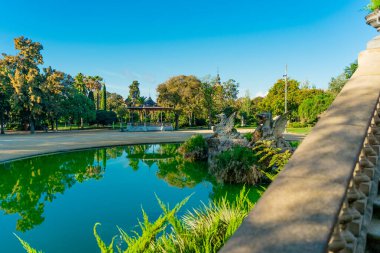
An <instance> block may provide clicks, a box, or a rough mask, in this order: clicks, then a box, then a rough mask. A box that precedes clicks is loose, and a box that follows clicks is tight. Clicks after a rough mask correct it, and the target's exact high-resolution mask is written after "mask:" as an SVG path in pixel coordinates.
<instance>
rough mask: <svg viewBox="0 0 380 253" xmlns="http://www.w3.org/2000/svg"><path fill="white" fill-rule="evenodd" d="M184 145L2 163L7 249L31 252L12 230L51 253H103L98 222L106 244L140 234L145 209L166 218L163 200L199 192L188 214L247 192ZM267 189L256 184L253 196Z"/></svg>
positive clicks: (0, 192) (2, 227)
mask: <svg viewBox="0 0 380 253" xmlns="http://www.w3.org/2000/svg"><path fill="white" fill-rule="evenodd" d="M178 146H179V144H160V145H131V146H123V147H110V148H100V149H91V150H84V151H76V152H67V153H62V154H54V155H45V156H38V157H34V158H29V159H23V160H18V161H14V162H10V163H5V164H0V245H1V246H0V247H1V252H12V253H18V252H20V253H24V252H25V251H24V250H23V248H22V246H21V244H20V243H19V241H18V240H17V238H16V237H15V236H14V235H13V233H15V234H17V235H18V236H20V237H21V238H22V239H24V240H25V241H27V242H28V243H30V244H31V246H33V247H34V248H36V249H40V250H43V251H44V252H45V253H54V252H56V253H67V252H71V253H76V252H78V253H79V252H81V253H83V252H99V249H98V247H97V244H96V241H95V238H94V236H93V232H92V229H93V226H94V224H95V223H96V222H100V223H101V224H102V226H101V227H99V228H98V232H99V234H100V235H101V237H102V239H103V240H105V242H110V240H111V238H112V237H113V236H114V235H117V234H118V230H117V226H119V227H121V228H122V229H123V230H125V231H131V230H138V229H137V226H136V225H137V224H138V219H141V218H142V212H141V208H143V209H144V210H145V211H146V213H147V214H148V216H149V218H150V219H152V220H155V219H156V218H158V216H159V215H160V214H161V209H160V207H159V205H158V203H157V199H156V195H157V196H158V197H159V198H160V199H161V200H162V201H163V202H165V203H168V204H169V205H170V206H171V207H174V205H175V204H176V203H178V202H180V201H181V200H183V199H184V198H185V197H187V196H189V195H191V194H193V195H192V197H191V198H190V200H189V201H188V203H187V204H186V205H185V206H184V207H183V208H182V209H181V212H180V213H179V215H182V214H184V213H185V212H186V211H187V210H192V209H193V208H197V207H200V206H201V205H202V202H203V203H208V202H209V201H212V200H215V199H218V198H220V197H222V196H225V195H226V194H228V195H227V196H228V197H229V198H230V199H233V198H234V195H235V194H237V193H238V192H239V191H240V190H241V188H242V186H238V185H237V186H228V185H222V184H219V183H217V182H216V180H215V179H214V178H212V177H211V176H210V175H209V174H208V173H207V164H205V163H188V162H185V161H184V160H183V159H182V158H181V156H179V155H178V154H177V148H178ZM261 192H262V189H261V188H254V187H252V188H251V189H250V193H249V194H250V199H251V200H252V201H256V200H257V199H258V198H259V196H260V194H261ZM116 243H118V244H121V241H120V239H117V240H116ZM121 246H122V247H123V246H124V247H125V245H121Z"/></svg>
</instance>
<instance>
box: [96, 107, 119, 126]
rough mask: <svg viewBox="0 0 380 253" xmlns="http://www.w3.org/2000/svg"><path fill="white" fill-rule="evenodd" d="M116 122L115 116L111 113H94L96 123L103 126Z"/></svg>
mask: <svg viewBox="0 0 380 253" xmlns="http://www.w3.org/2000/svg"><path fill="white" fill-rule="evenodd" d="M116 120H117V115H116V113H115V112H113V111H103V110H99V111H96V120H95V121H96V123H97V124H101V125H103V126H106V125H110V124H112V122H115V121H116Z"/></svg>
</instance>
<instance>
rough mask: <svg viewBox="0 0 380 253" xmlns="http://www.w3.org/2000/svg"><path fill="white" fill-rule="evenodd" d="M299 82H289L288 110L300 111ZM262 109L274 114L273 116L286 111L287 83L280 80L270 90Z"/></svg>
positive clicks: (262, 102) (261, 104)
mask: <svg viewBox="0 0 380 253" xmlns="http://www.w3.org/2000/svg"><path fill="white" fill-rule="evenodd" d="M298 91H299V82H298V81H296V80H293V79H291V80H289V81H288V110H289V111H297V109H298V103H297V99H298ZM259 107H260V109H261V110H262V111H263V112H264V111H269V112H272V114H273V115H281V114H283V113H284V110H285V81H284V80H283V79H279V80H278V81H277V82H276V83H275V84H274V85H273V87H272V88H271V89H270V90H269V92H268V95H267V96H266V97H265V98H264V99H263V100H262V101H261V102H260V105H259Z"/></svg>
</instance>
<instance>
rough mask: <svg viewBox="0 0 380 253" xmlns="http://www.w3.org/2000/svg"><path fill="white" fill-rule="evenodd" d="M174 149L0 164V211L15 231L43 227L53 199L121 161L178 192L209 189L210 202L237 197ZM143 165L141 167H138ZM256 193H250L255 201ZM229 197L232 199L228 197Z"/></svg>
mask: <svg viewBox="0 0 380 253" xmlns="http://www.w3.org/2000/svg"><path fill="white" fill-rule="evenodd" d="M177 148H178V144H162V145H133V146H124V147H113V148H102V149H93V150H85V151H80V152H70V153H63V154H56V155H48V156H40V157H35V158H30V159H24V160H19V161H15V162H12V163H6V164H0V209H1V210H2V211H3V212H4V213H5V214H18V215H19V217H20V218H19V219H18V220H17V224H16V229H17V230H18V231H23V232H25V231H27V230H31V229H33V228H34V227H35V226H37V225H39V224H41V223H42V222H43V221H44V216H43V214H44V209H45V205H46V203H47V202H52V201H54V199H55V198H56V196H57V195H58V194H63V193H64V192H65V191H66V190H67V189H69V188H71V187H72V186H73V185H74V184H76V183H83V182H86V181H88V180H100V179H102V177H103V174H104V173H105V171H106V167H107V162H110V161H112V160H113V159H122V160H125V161H124V162H126V163H127V164H128V168H131V169H132V170H134V171H138V170H139V169H142V168H144V167H146V166H148V167H149V168H152V167H154V168H155V171H156V176H157V178H159V179H161V180H165V181H166V182H167V183H168V184H169V185H171V186H174V187H177V188H184V187H187V188H193V187H195V186H196V185H198V184H200V183H202V182H207V183H211V184H212V192H211V193H210V198H212V199H215V198H219V197H222V196H224V195H225V194H226V192H230V193H238V192H239V191H240V189H241V186H223V185H219V184H217V183H216V180H214V178H212V177H211V176H210V175H209V174H208V173H207V164H206V163H189V162H186V161H184V160H183V159H182V157H181V156H179V155H178V154H177ZM142 165H144V166H142ZM260 191H261V190H257V189H255V190H254V191H251V195H252V196H251V199H257V198H258V197H259V192H260ZM230 196H231V197H232V198H233V196H234V195H233V194H232V195H231V194H230Z"/></svg>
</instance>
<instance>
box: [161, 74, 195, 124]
mask: <svg viewBox="0 0 380 253" xmlns="http://www.w3.org/2000/svg"><path fill="white" fill-rule="evenodd" d="M200 91H201V81H200V80H199V79H198V78H196V77H195V76H192V75H191V76H185V75H180V76H175V77H172V78H170V79H169V80H167V81H166V82H165V83H162V84H160V85H158V87H157V93H158V97H157V101H158V103H159V104H160V105H162V106H169V107H172V108H173V110H174V113H175V129H178V127H179V117H180V115H181V114H185V115H186V116H187V117H188V118H189V122H190V123H191V119H192V118H193V115H194V114H195V113H196V112H198V111H201V104H202V93H201V92H200ZM190 125H191V124H190Z"/></svg>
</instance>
